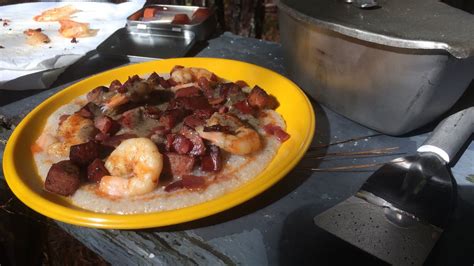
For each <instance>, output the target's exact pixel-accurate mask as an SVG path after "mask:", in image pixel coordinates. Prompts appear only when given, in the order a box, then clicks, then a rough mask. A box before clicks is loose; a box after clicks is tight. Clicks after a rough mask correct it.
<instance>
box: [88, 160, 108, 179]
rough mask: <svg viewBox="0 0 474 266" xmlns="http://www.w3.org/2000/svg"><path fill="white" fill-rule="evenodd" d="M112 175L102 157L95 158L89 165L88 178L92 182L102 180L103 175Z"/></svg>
mask: <svg viewBox="0 0 474 266" xmlns="http://www.w3.org/2000/svg"><path fill="white" fill-rule="evenodd" d="M106 175H110V173H109V171H107V168H105V165H104V162H103V161H102V160H101V159H98V158H97V159H95V160H94V161H92V163H91V164H89V166H87V179H88V180H89V181H92V182H96V183H98V182H100V180H101V179H102V177H103V176H106Z"/></svg>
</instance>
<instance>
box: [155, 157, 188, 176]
mask: <svg viewBox="0 0 474 266" xmlns="http://www.w3.org/2000/svg"><path fill="white" fill-rule="evenodd" d="M194 162H195V159H194V157H192V156H189V155H182V154H177V153H165V154H163V173H164V174H165V175H168V176H175V177H176V176H182V175H185V174H189V173H191V171H192V170H193V167H194Z"/></svg>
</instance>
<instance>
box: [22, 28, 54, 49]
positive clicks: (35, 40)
mask: <svg viewBox="0 0 474 266" xmlns="http://www.w3.org/2000/svg"><path fill="white" fill-rule="evenodd" d="M23 33H24V34H25V35H26V36H27V40H26V42H27V43H28V44H29V45H38V44H45V43H49V42H51V40H50V39H49V37H48V35H46V34H44V33H42V32H41V28H38V29H28V30H25V31H24V32H23Z"/></svg>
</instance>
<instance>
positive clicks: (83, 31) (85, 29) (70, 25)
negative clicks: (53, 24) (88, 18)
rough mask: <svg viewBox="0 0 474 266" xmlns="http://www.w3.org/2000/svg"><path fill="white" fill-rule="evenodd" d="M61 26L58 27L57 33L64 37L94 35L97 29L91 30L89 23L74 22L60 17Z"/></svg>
mask: <svg viewBox="0 0 474 266" xmlns="http://www.w3.org/2000/svg"><path fill="white" fill-rule="evenodd" d="M59 24H61V28H59V33H60V34H61V35H62V36H63V37H66V38H81V37H89V36H94V35H95V34H96V33H97V31H98V30H91V29H90V28H89V23H81V22H76V21H73V20H70V19H61V20H59Z"/></svg>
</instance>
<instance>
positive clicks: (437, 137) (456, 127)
mask: <svg viewBox="0 0 474 266" xmlns="http://www.w3.org/2000/svg"><path fill="white" fill-rule="evenodd" d="M473 132H474V107H469V108H467V109H464V110H462V111H459V112H457V113H454V114H452V115H450V116H449V117H447V118H446V119H444V120H443V121H441V123H440V124H439V125H438V126H437V127H436V128H435V130H434V131H433V133H432V135H431V136H430V137H429V138H428V139H427V140H426V141H425V143H424V144H423V145H422V146H421V147H419V148H418V152H433V153H436V154H437V155H439V156H440V157H441V158H442V159H443V160H444V161H445V162H447V163H448V162H449V161H450V160H451V159H452V158H453V157H454V156H455V155H456V153H457V152H458V151H459V149H460V148H461V147H462V146H463V145H464V143H465V142H466V140H467V139H468V138H469V137H470V136H471V134H472V133H473Z"/></svg>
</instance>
